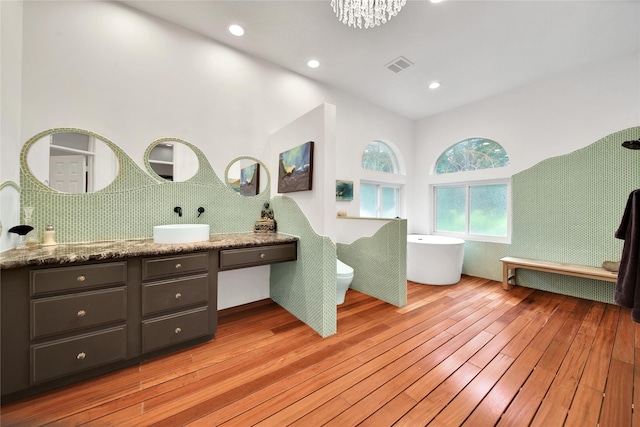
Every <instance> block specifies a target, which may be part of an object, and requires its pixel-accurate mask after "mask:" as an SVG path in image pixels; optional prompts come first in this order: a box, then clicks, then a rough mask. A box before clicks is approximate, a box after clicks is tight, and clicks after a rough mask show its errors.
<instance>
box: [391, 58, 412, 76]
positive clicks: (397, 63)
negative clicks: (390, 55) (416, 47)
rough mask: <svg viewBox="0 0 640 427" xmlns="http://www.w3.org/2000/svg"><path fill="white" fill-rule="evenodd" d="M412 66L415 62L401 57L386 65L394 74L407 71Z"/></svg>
mask: <svg viewBox="0 0 640 427" xmlns="http://www.w3.org/2000/svg"><path fill="white" fill-rule="evenodd" d="M412 65H413V62H411V61H409V60H408V59H407V58H405V57H404V56H399V57H397V58H396V59H394V60H393V61H391V62H390V63H388V64H387V65H385V67H387V69H389V70H391V71H393V72H394V73H399V72H400V71H402V70H405V69H407V68H409V67H410V66H412Z"/></svg>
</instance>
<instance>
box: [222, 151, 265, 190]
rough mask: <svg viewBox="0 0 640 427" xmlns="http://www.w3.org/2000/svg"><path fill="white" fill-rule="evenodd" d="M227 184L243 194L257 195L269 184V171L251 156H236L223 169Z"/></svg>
mask: <svg viewBox="0 0 640 427" xmlns="http://www.w3.org/2000/svg"><path fill="white" fill-rule="evenodd" d="M225 182H226V183H227V186H228V187H229V188H231V189H232V190H234V191H236V192H237V193H238V194H241V195H243V196H257V195H258V194H261V193H262V192H263V191H265V190H266V189H267V186H268V185H269V171H268V170H267V167H266V166H265V165H264V164H262V162H261V161H260V160H258V159H255V158H253V157H238V158H237V159H234V160H232V161H231V163H229V165H228V166H227V169H226V171H225Z"/></svg>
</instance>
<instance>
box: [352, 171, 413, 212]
mask: <svg viewBox="0 0 640 427" xmlns="http://www.w3.org/2000/svg"><path fill="white" fill-rule="evenodd" d="M363 184H366V185H375V186H376V187H377V198H376V201H377V206H376V216H362V214H360V217H361V218H376V219H395V218H396V217H402V206H403V203H402V197H403V191H402V188H403V186H404V184H400V183H393V182H384V181H372V180H366V179H362V180H360V188H362V185H363ZM383 187H384V188H393V189H395V190H396V195H397V203H396V216H394V217H383V216H380V214H381V204H380V200H381V197H380V196H381V194H382V188H383ZM360 193H362V192H360ZM360 209H362V196H360Z"/></svg>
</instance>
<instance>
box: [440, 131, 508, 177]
mask: <svg viewBox="0 0 640 427" xmlns="http://www.w3.org/2000/svg"><path fill="white" fill-rule="evenodd" d="M504 166H509V156H508V155H507V152H506V151H505V150H504V148H502V146H501V145H500V144H498V143H497V142H495V141H492V140H490V139H486V138H469V139H465V140H463V141H460V142H458V143H457V144H455V145H453V146H451V147H449V148H448V149H447V150H446V151H445V152H444V153H442V154H441V155H440V157H439V158H438V161H437V162H436V173H437V174H443V173H451V172H460V171H473V170H478V169H489V168H501V167H504Z"/></svg>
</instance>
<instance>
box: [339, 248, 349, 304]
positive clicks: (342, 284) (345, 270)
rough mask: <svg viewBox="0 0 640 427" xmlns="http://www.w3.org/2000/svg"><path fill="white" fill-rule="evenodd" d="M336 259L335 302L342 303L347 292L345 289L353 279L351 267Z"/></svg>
mask: <svg viewBox="0 0 640 427" xmlns="http://www.w3.org/2000/svg"><path fill="white" fill-rule="evenodd" d="M336 261H338V268H337V271H336V289H337V294H336V304H342V303H343V302H344V297H345V295H346V294H347V289H349V286H350V285H351V281H352V280H353V268H351V267H349V266H348V265H347V264H345V263H344V262H342V261H340V260H339V259H337V260H336Z"/></svg>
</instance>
